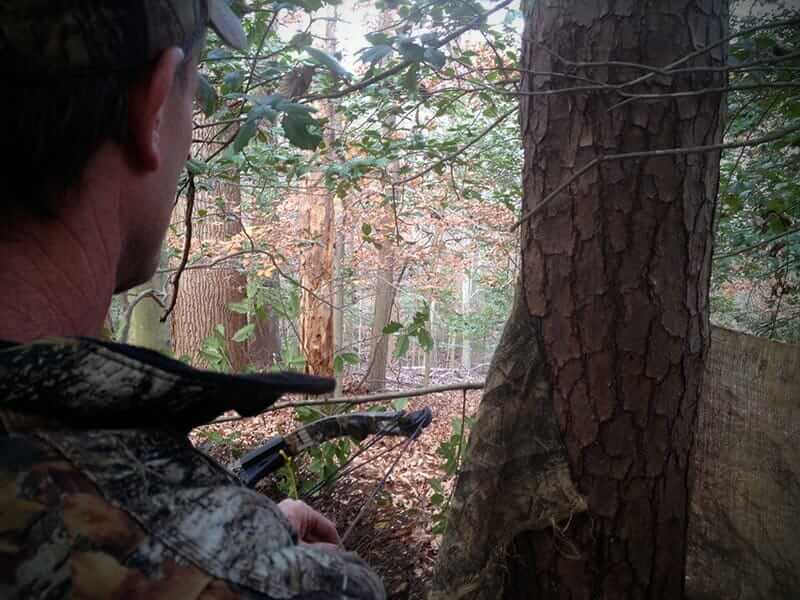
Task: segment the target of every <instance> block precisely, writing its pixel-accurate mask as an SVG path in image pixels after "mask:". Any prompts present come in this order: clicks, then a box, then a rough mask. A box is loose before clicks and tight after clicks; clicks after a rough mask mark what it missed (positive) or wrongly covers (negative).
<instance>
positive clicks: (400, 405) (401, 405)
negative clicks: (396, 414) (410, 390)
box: [392, 398, 408, 410]
mask: <svg viewBox="0 0 800 600" xmlns="http://www.w3.org/2000/svg"><path fill="white" fill-rule="evenodd" d="M392 406H393V407H394V409H395V410H405V409H406V407H407V406H408V398H397V399H396V400H392Z"/></svg>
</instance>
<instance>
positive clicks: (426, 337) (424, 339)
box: [417, 329, 433, 350]
mask: <svg viewBox="0 0 800 600" xmlns="http://www.w3.org/2000/svg"><path fill="white" fill-rule="evenodd" d="M417 339H418V340H419V345H420V346H422V347H423V348H424V349H425V350H430V349H431V348H433V338H432V337H431V334H430V333H428V330H427V329H420V330H419V331H418V332H417Z"/></svg>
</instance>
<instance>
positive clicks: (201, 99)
mask: <svg viewBox="0 0 800 600" xmlns="http://www.w3.org/2000/svg"><path fill="white" fill-rule="evenodd" d="M195 97H196V98H197V102H198V103H199V104H200V110H202V111H203V114H205V115H206V116H207V117H210V116H211V115H212V114H214V111H215V110H217V91H216V90H215V89H214V86H212V85H211V84H210V83H209V81H208V79H206V76H205V75H200V77H199V79H198V82H197V93H196V94H195Z"/></svg>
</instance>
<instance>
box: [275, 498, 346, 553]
mask: <svg viewBox="0 0 800 600" xmlns="http://www.w3.org/2000/svg"><path fill="white" fill-rule="evenodd" d="M278 508H280V509H281V512H282V513H283V514H284V515H285V516H286V518H287V519H288V520H289V523H290V524H291V525H292V527H293V528H294V530H295V532H297V537H298V538H300V541H301V542H302V543H304V544H309V545H311V546H316V547H318V548H323V549H325V550H339V549H340V548H341V544H342V542H341V540H340V539H339V533H338V532H337V531H336V526H335V525H334V524H333V523H332V522H331V521H330V520H329V519H327V518H325V517H323V516H322V515H321V514H319V513H318V512H317V511H315V510H314V509H313V508H311V507H310V506H309V505H308V504H306V503H305V502H301V501H300V500H291V499H286V500H284V501H282V502H280V503H279V504H278Z"/></svg>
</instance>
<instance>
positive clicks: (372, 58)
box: [358, 45, 394, 65]
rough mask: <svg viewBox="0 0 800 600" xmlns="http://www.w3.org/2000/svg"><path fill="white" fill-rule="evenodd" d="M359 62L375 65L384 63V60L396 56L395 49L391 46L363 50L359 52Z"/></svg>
mask: <svg viewBox="0 0 800 600" xmlns="http://www.w3.org/2000/svg"><path fill="white" fill-rule="evenodd" d="M358 54H360V56H359V58H358V59H359V60H360V61H361V62H363V63H370V64H373V65H374V64H375V63H377V62H380V61H382V60H383V59H384V58H386V57H388V56H391V55H392V54H394V48H392V47H391V46H384V45H380V46H372V47H371V48H363V49H362V50H359V52H358Z"/></svg>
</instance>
